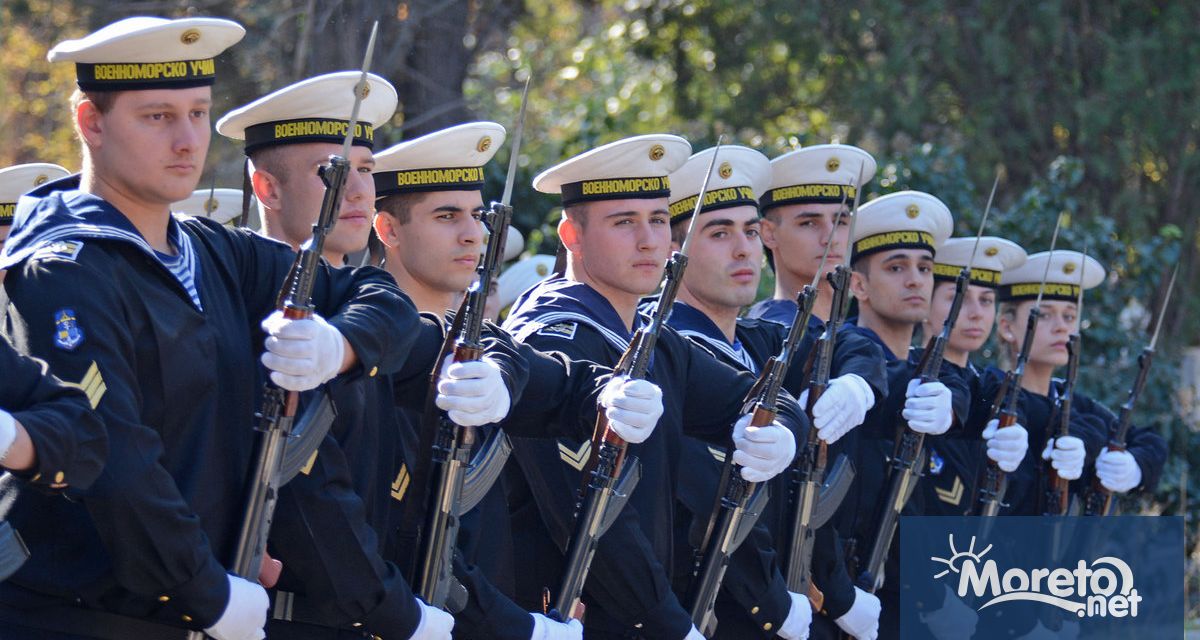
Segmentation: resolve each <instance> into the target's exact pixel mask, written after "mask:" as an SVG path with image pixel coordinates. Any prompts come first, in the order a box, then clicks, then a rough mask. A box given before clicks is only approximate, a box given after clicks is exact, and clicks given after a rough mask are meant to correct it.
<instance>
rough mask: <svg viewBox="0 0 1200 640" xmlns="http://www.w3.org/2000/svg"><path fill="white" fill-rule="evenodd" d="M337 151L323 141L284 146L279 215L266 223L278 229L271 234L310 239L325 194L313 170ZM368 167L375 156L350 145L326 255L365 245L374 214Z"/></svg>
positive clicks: (293, 239) (294, 239)
mask: <svg viewBox="0 0 1200 640" xmlns="http://www.w3.org/2000/svg"><path fill="white" fill-rule="evenodd" d="M341 152H342V147H341V145H339V144H334V143H325V142H314V143H306V144H296V145H290V146H289V147H287V153H286V154H284V156H283V162H284V163H286V165H287V169H286V176H287V178H286V180H284V181H283V182H282V184H281V185H280V191H279V202H280V207H279V215H278V216H276V220H275V221H273V224H272V227H275V226H276V225H278V227H279V229H280V231H276V230H275V228H272V229H271V236H272V237H273V238H276V239H278V240H283V241H284V242H288V243H290V244H294V245H300V244H303V243H304V242H305V241H307V240H308V239H309V238H310V237H312V226H313V224H315V223H316V221H317V218H318V217H319V216H320V215H321V202H322V200H324V198H325V183H324V182H322V181H321V176H319V175H318V174H317V169H318V168H320V167H321V166H322V165H325V164H328V163H329V156H330V155H333V154H340V153H341ZM374 168H375V157H374V155H372V153H371V150H370V149H368V148H366V147H361V146H354V147H351V148H350V173H349V175H348V176H347V177H346V189H345V191H344V192H343V193H342V206H341V210H340V211H339V212H338V219H337V223H336V224H334V225H333V231H332V232H331V233H330V234H329V235H328V236H327V237H326V238H325V252H326V253H328V254H337V255H345V254H349V253H354V252H355V251H362V250H363V249H364V248H366V246H367V238H368V237H369V236H370V235H371V218H372V217H373V216H374V214H375V182H374V180H373V179H372V178H371V170H372V169H374Z"/></svg>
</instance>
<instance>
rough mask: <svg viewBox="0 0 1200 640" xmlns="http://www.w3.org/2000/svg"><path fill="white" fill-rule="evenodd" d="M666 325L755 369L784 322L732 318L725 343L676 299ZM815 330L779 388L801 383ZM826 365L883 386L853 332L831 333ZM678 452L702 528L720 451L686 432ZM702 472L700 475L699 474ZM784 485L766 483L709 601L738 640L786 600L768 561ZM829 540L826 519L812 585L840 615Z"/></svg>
mask: <svg viewBox="0 0 1200 640" xmlns="http://www.w3.org/2000/svg"><path fill="white" fill-rule="evenodd" d="M794 307H795V306H794V305H793V308H794ZM670 324H671V326H672V327H674V328H675V329H677V330H678V331H679V332H680V333H681V334H682V335H684V336H686V337H688V338H689V339H691V340H693V341H694V342H695V343H696V344H697V345H699V346H700V347H702V348H704V349H705V350H706V351H708V352H709V353H711V354H712V355H713V356H714V357H715V358H717V359H719V360H721V361H722V362H724V363H725V364H728V365H729V366H731V367H734V368H737V369H742V370H746V371H749V372H751V373H754V374H756V375H757V374H758V373H759V371H760V370H761V367H762V365H763V364H765V363H766V361H767V360H768V359H770V358H771V357H772V356H775V355H778V354H779V352H780V350H781V349H782V347H783V342H784V340H785V339H786V337H787V332H788V329H787V327H784V326H783V325H781V324H778V323H776V322H771V321H767V320H757V319H748V318H742V319H739V320H738V322H737V328H736V330H735V339H734V343H733V344H730V343H729V342H728V341H727V340H726V339H725V336H724V335H723V334H722V333H721V331H720V329H718V328H717V326H716V325H715V324H713V322H712V321H711V320H710V319H709V318H708V317H707V316H705V315H704V314H703V313H702V312H700V311H698V310H696V309H694V308H692V307H690V306H688V305H687V304H685V303H682V302H676V303H675V310H674V312H673V313H672V315H671V321H670ZM822 331H824V326H823V323H821V322H820V320H819V319H816V318H813V319H811V320H810V323H809V326H808V328H807V329H806V331H805V334H804V341H803V342H802V343H801V344H800V345H799V347H798V348H797V350H796V354H795V355H794V356H793V361H792V362H793V365H792V366H791V367H790V368H789V370H788V375H787V377H786V379H785V382H784V388H785V389H787V390H788V391H789V392H791V393H793V394H795V395H796V396H799V394H800V393H802V392H803V391H804V389H806V388H807V387H808V382H809V380H808V377H807V375H806V374H807V371H806V366H805V361H806V359H807V357H808V355H809V353H810V352H811V351H812V347H813V345H814V344H815V342H816V339H817V338H818V337H820V335H821V333H822ZM830 371H831V376H833V377H837V376H839V375H843V374H846V373H854V374H856V375H859V376H862V378H863V379H864V380H865V381H866V382H867V384H869V385H871V388H872V389H873V390H874V391H875V394H876V397H877V398H879V397H882V396H883V394H884V393H885V392H886V385H887V380H886V377H885V371H884V367H883V357H882V355H881V354H880V353H879V349H878V347H876V346H875V345H874V344H873V343H871V342H870V341H868V340H866V339H864V338H862V337H861V336H860V335H858V334H856V333H853V332H849V331H847V332H841V333H840V334H839V336H838V343H837V345H836V346H835V349H834V353H833V363H832V366H831V369H830ZM847 435H848V434H847ZM839 443H840V441H839ZM839 443H834V446H835V447H837V445H838V444H839ZM839 450H840V449H839ZM684 452H685V457H686V458H687V459H688V460H689V462H685V464H686V465H687V467H688V468H689V469H692V470H694V471H695V472H694V473H688V474H685V475H684V476H683V477H682V478H681V483H682V484H681V491H680V495H681V498H682V499H683V504H684V506H685V508H687V509H688V510H689V512H691V513H692V515H693V517H694V518H696V519H697V520H698V521H699V526H704V524H705V523H706V521H707V519H708V518H709V515H710V512H711V510H712V506H713V502H714V500H713V498H714V493H715V491H716V488H717V484H718V482H719V479H720V472H721V462H722V461H723V457H724V452H723V451H721V450H719V449H715V448H713V449H710V447H709V446H708V445H706V444H704V443H701V442H699V441H697V440H694V439H692V438H686V439H685V448H684ZM831 459H832V458H831ZM693 461H694V462H693ZM706 465H707V466H706ZM702 470H707V471H708V473H701V472H700V471H702ZM790 488H791V482H790V479H789V476H788V474H780V475H779V476H776V477H775V478H773V479H772V480H771V481H770V491H771V496H772V497H771V499H770V501H769V502H768V503H767V505H766V509H765V512H764V513H763V514H762V518H761V519H760V520H759V523H760V524H759V527H757V528H756V531H755V533H754V534H752V535H751V537H749V538H747V540H746V542H745V543H743V545H742V546H741V547H740V548H739V549H738V551H737V552H736V553H735V554H734V556H733V558H732V559H731V562H730V567H729V569H728V570H727V572H726V575H725V581H724V583H723V586H724V590H723V592H722V594H721V597H719V598H718V600H717V610H716V615H717V620H718V621H719V624H718V625H717V633H718V635H719V636H720V637H727V638H744V637H753V634H757V635H766V636H767V637H772V636H773V635H774V633H773V631H774V630H778V628H779V626H780V625H781V624H782V623H783V621H784V619H785V618H786V617H787V614H788V611H789V607H790V604H791V603H790V598H789V597H788V596H787V594H786V591H787V583H786V581H785V579H784V577H783V575H782V574H781V573H780V568H779V564H780V562H781V560H777V559H776V558H777V556H776V547H777V546H778V545H783V544H786V543H787V541H788V540H790V529H791V523H790V522H789V514H788V508H787V506H788V492H789V490H790ZM697 507H698V508H697ZM836 540H837V536H836V531H835V530H834V528H833V527H832V526H831V525H826V526H825V527H822V528H821V529H820V530H818V532H817V540H816V546H815V548H814V552H813V569H814V574H815V575H814V583H816V585H817V586H818V587H819V588H820V589H821V590H822V592H823V593H824V594H825V602H824V607H823V609H822V611H823V613H825V615H828V616H831V617H833V618H837V617H840V616H841V615H842V614H844V613H845V612H846V611H847V610H849V608H850V606H851V604H853V602H854V588H853V585H852V584H851V582H850V578H849V576H848V575H847V574H846V569H845V565H844V563H843V562H842V558H841V555H842V554H841V550H840V545H838V544H837V543H836ZM785 551H786V550H785ZM782 557H783V556H781V558H782ZM802 595H803V594H802ZM769 605H774V606H769Z"/></svg>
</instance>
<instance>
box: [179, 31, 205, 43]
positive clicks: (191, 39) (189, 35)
mask: <svg viewBox="0 0 1200 640" xmlns="http://www.w3.org/2000/svg"><path fill="white" fill-rule="evenodd" d="M199 39H200V30H199V29H188V30H187V31H184V32H183V34H182V35H180V36H179V41H180V42H182V43H184V44H196V41H198V40H199Z"/></svg>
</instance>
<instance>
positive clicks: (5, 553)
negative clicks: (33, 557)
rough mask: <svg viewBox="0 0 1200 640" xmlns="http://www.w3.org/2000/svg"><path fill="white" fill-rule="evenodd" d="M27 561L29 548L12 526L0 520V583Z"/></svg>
mask: <svg viewBox="0 0 1200 640" xmlns="http://www.w3.org/2000/svg"><path fill="white" fill-rule="evenodd" d="M28 559H29V548H28V547H26V546H25V541H24V540H22V539H21V534H19V533H17V530H16V529H14V528H12V525H11V524H9V523H7V522H5V521H3V520H0V582H4V581H5V580H7V579H8V577H9V576H11V575H12V574H14V573H16V572H17V569H20V568H21V565H23V564H25V561H26V560H28Z"/></svg>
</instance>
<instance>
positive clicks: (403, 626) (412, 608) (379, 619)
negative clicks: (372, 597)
mask: <svg viewBox="0 0 1200 640" xmlns="http://www.w3.org/2000/svg"><path fill="white" fill-rule="evenodd" d="M420 624H421V605H420V604H419V603H418V602H417V598H416V597H415V596H414V595H412V592H410V591H407V590H405V589H388V590H387V594H386V595H385V596H384V599H383V602H381V603H379V606H377V607H375V609H374V610H372V611H371V612H370V613H369V614H367V616H366V617H365V618H364V619H363V620H362V624H361V627H360V626H359V625H355V626H356V628H362V629H363V630H364V631H370V632H372V633H377V634H379V635H380V636H382V637H384V638H393V637H395V638H408V637H410V636H412V634H413V632H415V631H416V630H417V626H418V625H420Z"/></svg>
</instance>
